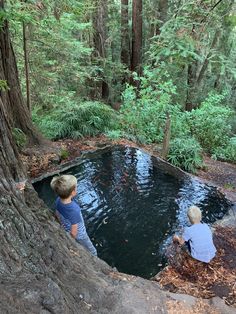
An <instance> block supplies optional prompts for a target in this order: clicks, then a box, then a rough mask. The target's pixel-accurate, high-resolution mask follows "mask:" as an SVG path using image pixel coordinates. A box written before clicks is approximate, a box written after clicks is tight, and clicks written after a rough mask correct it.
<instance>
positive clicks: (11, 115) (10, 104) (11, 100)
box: [0, 0, 44, 144]
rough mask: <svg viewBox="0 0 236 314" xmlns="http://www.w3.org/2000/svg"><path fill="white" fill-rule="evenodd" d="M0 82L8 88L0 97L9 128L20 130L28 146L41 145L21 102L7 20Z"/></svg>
mask: <svg viewBox="0 0 236 314" xmlns="http://www.w3.org/2000/svg"><path fill="white" fill-rule="evenodd" d="M0 9H1V10H4V0H0ZM0 80H3V81H6V83H7V86H8V89H7V90H6V91H3V90H1V91H0V93H1V94H0V95H1V98H2V102H3V105H4V107H5V108H6V110H7V112H8V119H9V123H10V125H11V127H17V128H19V129H21V130H22V131H23V132H24V133H25V135H26V136H27V138H28V140H29V143H30V144H41V143H42V142H43V141H44V140H43V137H42V136H41V135H40V133H39V132H38V131H37V130H36V128H35V127H34V125H33V123H32V120H31V117H30V113H29V110H28V108H27V107H26V105H25V103H24V100H23V96H22V92H21V88H20V83H19V76H18V70H17V65H16V59H15V55H14V51H13V48H12V44H11V41H10V37H9V28H8V21H7V20H5V21H3V23H2V26H1V29H0Z"/></svg>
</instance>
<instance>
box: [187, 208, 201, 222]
mask: <svg viewBox="0 0 236 314" xmlns="http://www.w3.org/2000/svg"><path fill="white" fill-rule="evenodd" d="M188 218H189V220H190V222H191V223H192V224H197V223H199V222H200V221H201V220H202V212H201V210H200V208H199V207H197V206H195V205H193V206H190V207H189V209H188Z"/></svg>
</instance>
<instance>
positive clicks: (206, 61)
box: [196, 30, 220, 85]
mask: <svg viewBox="0 0 236 314" xmlns="http://www.w3.org/2000/svg"><path fill="white" fill-rule="evenodd" d="M219 36H220V31H219V30H217V31H216V32H215V36H214V38H213V41H212V44H211V47H210V50H209V52H208V54H207V56H206V58H205V60H204V62H203V65H202V67H201V70H200V72H199V74H198V77H197V79H196V84H197V85H200V84H201V82H202V79H203V77H204V74H205V73H206V70H207V67H208V64H209V58H210V57H211V55H212V50H213V49H214V48H215V46H216V44H217V42H218V38H219Z"/></svg>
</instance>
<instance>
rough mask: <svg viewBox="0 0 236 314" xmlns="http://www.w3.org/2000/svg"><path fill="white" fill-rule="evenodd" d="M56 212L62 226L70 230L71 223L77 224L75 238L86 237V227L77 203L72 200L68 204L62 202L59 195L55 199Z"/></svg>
mask: <svg viewBox="0 0 236 314" xmlns="http://www.w3.org/2000/svg"><path fill="white" fill-rule="evenodd" d="M56 213H57V215H58V216H59V218H60V222H61V224H62V226H63V228H64V229H65V230H66V231H67V232H70V230H71V225H75V224H78V233H77V236H76V239H83V238H85V237H86V235H87V233H86V228H85V225H84V219H83V216H82V213H81V209H80V206H79V204H78V203H76V202H75V201H74V200H72V201H71V202H70V203H68V204H63V203H62V202H61V200H60V197H58V198H57V199H56Z"/></svg>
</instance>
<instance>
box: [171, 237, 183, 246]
mask: <svg viewBox="0 0 236 314" xmlns="http://www.w3.org/2000/svg"><path fill="white" fill-rule="evenodd" d="M173 242H178V243H179V244H180V245H183V244H184V243H185V241H184V239H183V238H181V237H179V236H177V235H174V236H173Z"/></svg>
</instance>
